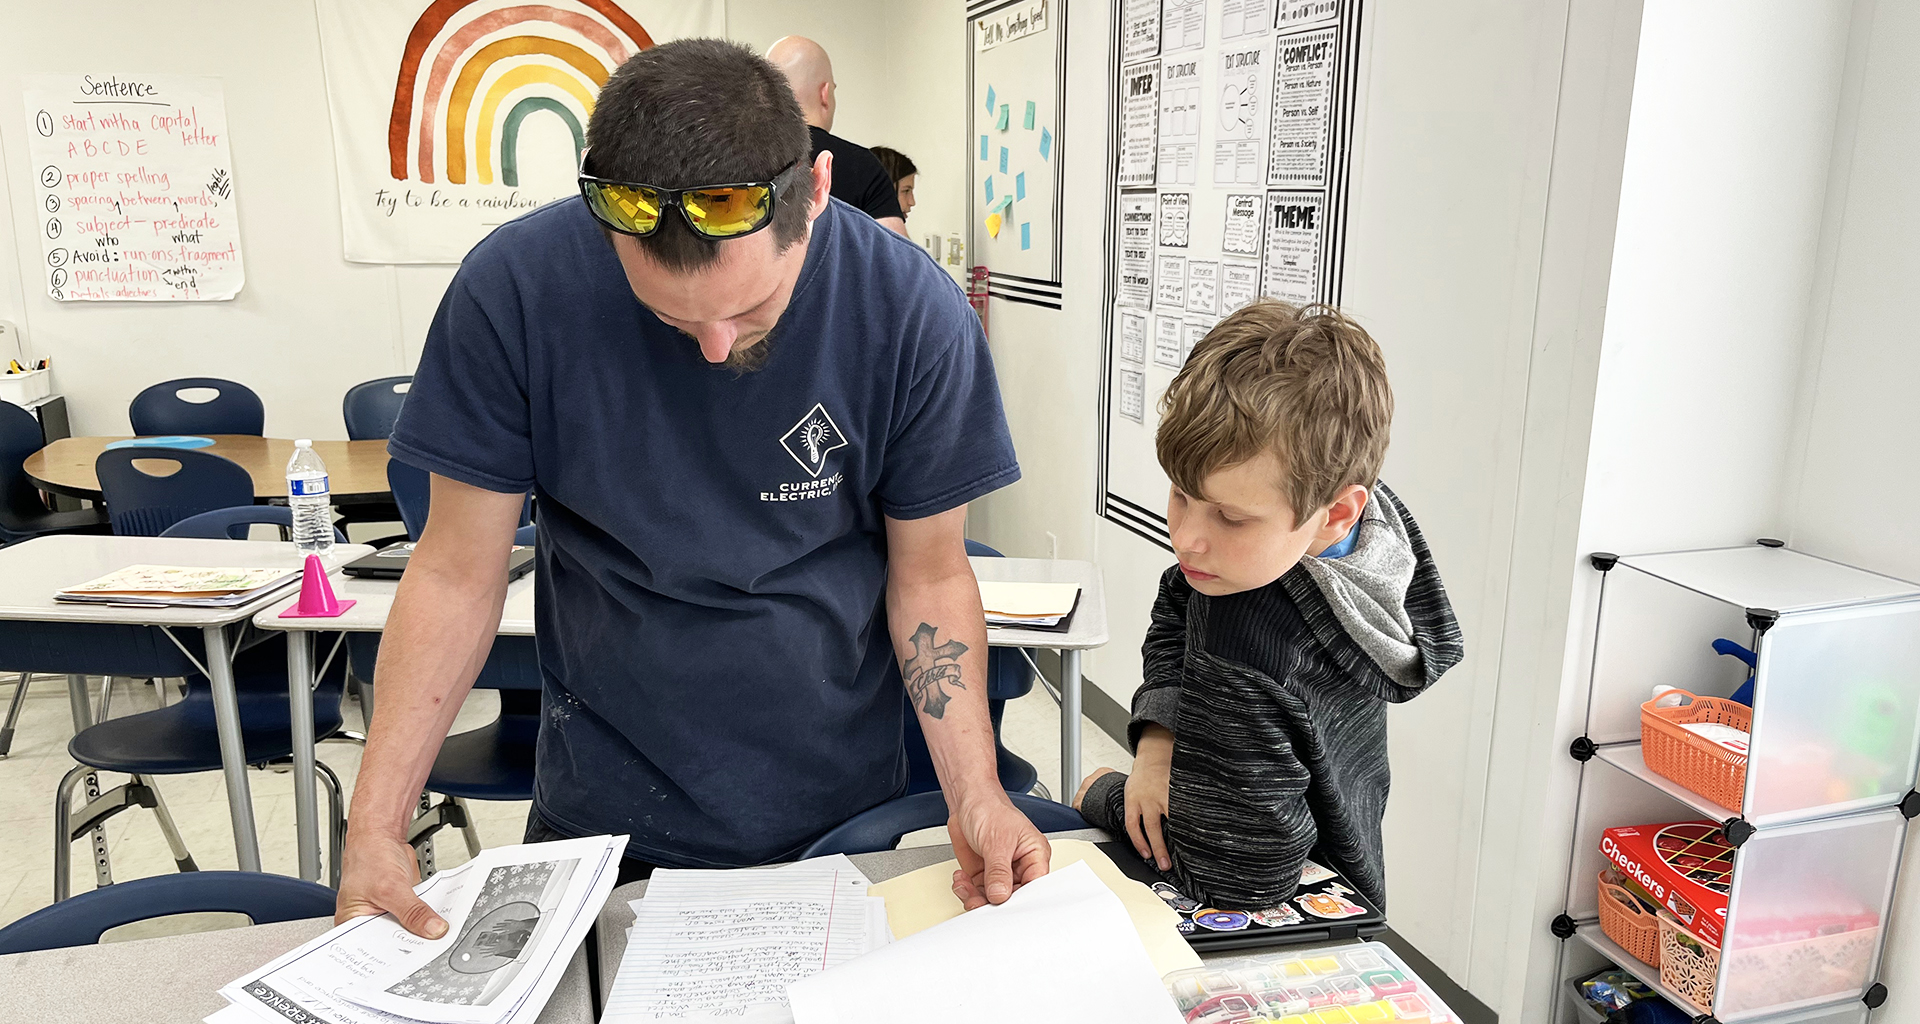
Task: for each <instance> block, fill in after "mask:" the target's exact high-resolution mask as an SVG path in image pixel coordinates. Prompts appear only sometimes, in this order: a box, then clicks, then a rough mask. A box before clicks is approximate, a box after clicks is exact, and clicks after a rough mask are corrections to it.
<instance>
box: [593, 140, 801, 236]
mask: <svg viewBox="0 0 1920 1024" xmlns="http://www.w3.org/2000/svg"><path fill="white" fill-rule="evenodd" d="M586 166H587V158H586V154H584V153H582V154H581V156H580V197H581V198H582V199H585V200H586V201H587V209H588V210H590V211H592V213H593V216H594V219H595V220H598V221H599V222H600V223H602V224H604V225H606V226H607V227H608V228H609V229H611V230H614V231H618V232H620V233H621V234H623V235H632V236H634V237H636V238H645V237H647V236H648V235H651V234H653V233H654V232H655V231H658V230H660V219H661V218H662V217H664V216H666V211H667V210H668V209H670V208H675V207H677V208H678V209H679V210H680V216H681V218H682V219H683V220H685V221H686V222H687V227H689V228H691V229H693V233H694V234H696V235H700V236H702V237H705V238H739V237H741V236H743V235H751V234H753V233H754V232H755V231H758V230H760V229H761V228H764V227H766V226H767V225H768V224H770V223H772V222H773V204H774V200H775V199H776V198H778V196H779V192H780V184H779V182H780V180H781V179H782V178H785V177H787V175H788V174H790V173H792V171H793V170H794V168H795V167H798V166H800V165H799V164H794V165H793V166H792V167H788V168H787V169H786V170H783V171H781V172H780V173H779V174H776V175H774V176H773V178H772V179H771V180H768V181H743V182H735V183H733V184H728V185H700V186H697V187H694V188H661V187H660V186H658V185H644V184H641V183H639V182H633V181H610V180H608V179H606V178H601V177H597V176H595V175H592V174H588V173H587V171H586Z"/></svg>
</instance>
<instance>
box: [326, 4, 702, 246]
mask: <svg viewBox="0 0 1920 1024" xmlns="http://www.w3.org/2000/svg"><path fill="white" fill-rule="evenodd" d="M317 6H318V10H319V18H320V42H321V53H322V58H323V61H324V63H325V66H326V74H327V99H328V107H329V110H330V113H331V115H332V120H333V140H334V160H335V163H336V165H337V166H338V169H339V175H340V220H341V226H342V229H343V234H344V235H345V240H346V258H347V259H348V260H351V261H353V262H356V263H458V262H460V259H461V257H463V256H465V255H466V253H467V250H469V249H471V248H473V246H474V243H476V242H478V241H480V239H482V238H484V237H486V234H487V232H489V231H491V230H493V228H494V227H495V226H497V225H499V224H501V223H503V222H505V221H509V220H512V219H513V218H515V217H518V216H520V215H521V214H523V213H525V212H527V211H528V210H531V209H533V208H535V207H537V206H541V205H543V204H545V203H548V202H551V201H553V200H555V199H560V198H564V197H566V196H569V195H573V194H574V172H575V169H576V167H577V164H578V161H579V154H580V150H581V149H582V148H583V147H584V146H585V145H586V141H585V140H586V127H587V118H588V116H589V115H591V114H592V113H593V103H594V99H595V97H597V96H598V95H599V93H600V87H601V86H602V85H604V84H606V81H607V76H609V75H611V74H612V73H613V70H614V69H615V68H617V67H619V66H620V63H621V62H622V61H624V60H626V59H627V58H628V57H630V56H632V55H633V54H635V53H637V52H639V51H640V50H643V49H646V48H647V47H649V46H652V45H654V44H655V43H660V42H665V41H667V40H669V39H679V38H684V37H688V36H724V35H725V34H726V4H725V0H617V2H616V0H549V2H546V3H516V2H514V0H431V2H428V0H317Z"/></svg>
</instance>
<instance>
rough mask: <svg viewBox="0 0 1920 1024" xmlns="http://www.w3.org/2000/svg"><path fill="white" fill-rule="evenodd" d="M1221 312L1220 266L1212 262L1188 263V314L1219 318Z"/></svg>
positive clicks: (1194, 261)
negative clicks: (1201, 314)
mask: <svg viewBox="0 0 1920 1024" xmlns="http://www.w3.org/2000/svg"><path fill="white" fill-rule="evenodd" d="M1219 311H1220V264H1218V263H1216V262H1214V261H1212V260H1188V261H1187V312H1189V313H1204V314H1206V315H1207V316H1217V315H1219Z"/></svg>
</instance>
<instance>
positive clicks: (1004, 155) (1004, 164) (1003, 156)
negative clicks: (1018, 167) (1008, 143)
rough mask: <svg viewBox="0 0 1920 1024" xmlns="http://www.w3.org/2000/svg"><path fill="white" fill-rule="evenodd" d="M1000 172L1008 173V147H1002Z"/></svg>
mask: <svg viewBox="0 0 1920 1024" xmlns="http://www.w3.org/2000/svg"><path fill="white" fill-rule="evenodd" d="M1000 173H1001V174H1005V173H1007V147H1005V146H1001V147H1000Z"/></svg>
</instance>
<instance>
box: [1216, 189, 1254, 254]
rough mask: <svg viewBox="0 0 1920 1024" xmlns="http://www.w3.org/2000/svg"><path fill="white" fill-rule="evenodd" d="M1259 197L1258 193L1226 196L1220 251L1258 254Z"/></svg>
mask: <svg viewBox="0 0 1920 1024" xmlns="http://www.w3.org/2000/svg"><path fill="white" fill-rule="evenodd" d="M1261 209H1262V207H1261V197H1260V195H1259V194H1258V193H1245V194H1242V193H1234V194H1232V195H1229V196H1227V223H1226V227H1224V228H1223V229H1221V232H1220V251H1221V252H1223V253H1229V254H1231V255H1234V256H1258V255H1260V227H1261V222H1262V217H1261Z"/></svg>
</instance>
